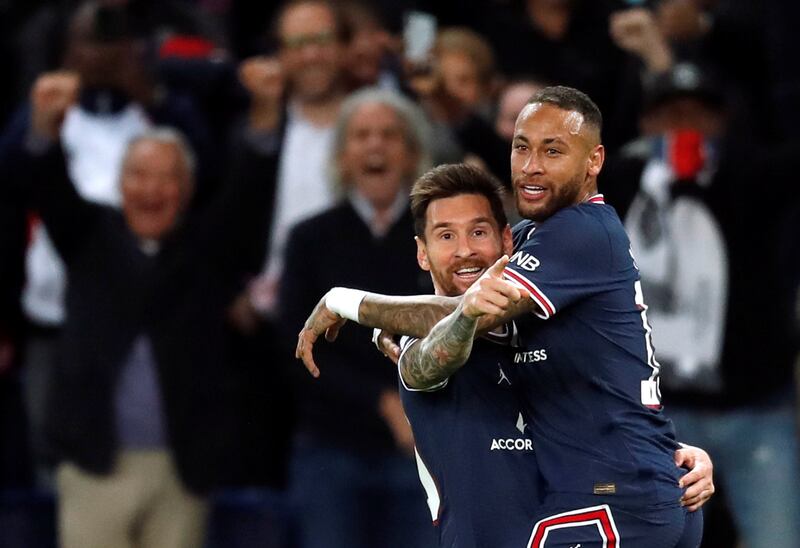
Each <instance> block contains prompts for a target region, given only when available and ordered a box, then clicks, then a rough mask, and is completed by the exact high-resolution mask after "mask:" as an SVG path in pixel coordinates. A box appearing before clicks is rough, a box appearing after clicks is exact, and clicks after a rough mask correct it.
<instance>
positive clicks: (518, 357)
mask: <svg viewBox="0 0 800 548" xmlns="http://www.w3.org/2000/svg"><path fill="white" fill-rule="evenodd" d="M546 359H547V350H545V349H544V348H540V349H539V350H530V351H528V352H516V353H515V354H514V363H536V362H543V361H545V360H546Z"/></svg>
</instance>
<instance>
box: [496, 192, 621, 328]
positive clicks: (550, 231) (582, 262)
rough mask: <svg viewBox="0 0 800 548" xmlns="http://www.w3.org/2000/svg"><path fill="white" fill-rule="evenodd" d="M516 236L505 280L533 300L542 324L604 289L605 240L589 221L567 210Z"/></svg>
mask: <svg viewBox="0 0 800 548" xmlns="http://www.w3.org/2000/svg"><path fill="white" fill-rule="evenodd" d="M589 207H592V206H589ZM515 236H516V238H515V246H514V254H513V255H512V256H511V259H510V260H509V263H508V265H507V266H506V269H505V271H504V273H503V274H504V277H505V279H506V280H508V281H510V282H511V283H513V284H515V285H517V286H518V287H520V288H522V289H525V290H526V291H528V292H529V293H530V294H531V298H532V299H533V300H534V301H535V302H536V304H537V305H538V308H539V310H538V311H537V312H536V315H537V316H539V317H540V318H542V319H543V320H547V319H549V318H551V317H552V316H554V315H555V314H556V313H557V312H558V311H559V310H560V309H562V308H564V307H566V306H569V305H570V304H572V303H574V302H576V301H578V300H580V299H582V298H585V297H587V296H589V295H591V294H593V293H596V292H599V291H602V290H603V289H604V288H606V287H607V286H608V284H609V272H610V264H611V255H610V243H609V238H608V235H607V232H606V230H605V229H604V227H603V225H602V224H601V223H600V222H598V221H597V220H595V219H594V218H593V217H592V216H591V215H588V214H586V213H585V212H582V211H580V210H578V209H577V208H569V209H565V210H562V211H560V212H559V213H557V214H556V215H553V217H551V218H550V219H548V220H547V221H545V222H543V223H540V224H536V225H533V224H530V225H528V226H526V227H524V230H521V231H519V232H518V233H517V234H515Z"/></svg>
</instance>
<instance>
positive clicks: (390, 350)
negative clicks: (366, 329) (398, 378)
mask: <svg viewBox="0 0 800 548" xmlns="http://www.w3.org/2000/svg"><path fill="white" fill-rule="evenodd" d="M395 337H396V335H395V334H394V333H389V332H388V331H384V330H383V329H376V330H375V332H374V334H373V337H372V342H374V343H375V346H377V347H378V350H379V351H380V352H381V354H383V355H384V356H386V357H387V358H389V359H390V360H392V363H394V364H395V365H397V362H399V361H400V345H399V344H397V342H395Z"/></svg>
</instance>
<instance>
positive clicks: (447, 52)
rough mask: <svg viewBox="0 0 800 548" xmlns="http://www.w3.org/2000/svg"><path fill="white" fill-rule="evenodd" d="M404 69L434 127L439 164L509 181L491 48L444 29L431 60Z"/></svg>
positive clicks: (455, 29)
mask: <svg viewBox="0 0 800 548" xmlns="http://www.w3.org/2000/svg"><path fill="white" fill-rule="evenodd" d="M405 64H406V72H407V73H408V78H407V82H408V86H409V88H410V90H411V91H412V92H413V93H414V94H415V95H416V98H417V100H418V102H419V103H420V104H421V106H422V107H423V108H424V109H425V112H426V113H427V114H428V116H429V118H430V120H431V121H432V122H433V124H434V125H433V128H434V131H435V143H434V147H435V148H434V150H433V156H434V159H435V163H453V162H461V161H465V162H467V163H469V164H471V165H474V166H476V167H479V168H481V169H484V170H486V171H490V172H492V173H495V174H497V175H498V176H499V177H501V178H502V180H506V181H508V177H507V176H506V177H503V176H504V175H508V174H509V170H508V146H507V144H506V143H505V142H503V141H502V140H500V139H499V138H498V137H497V136H496V135H495V134H494V132H493V131H492V127H491V119H492V116H493V111H494V99H495V94H496V90H497V86H498V83H499V74H498V73H497V72H496V70H495V65H494V53H493V52H492V48H491V46H490V45H489V43H488V42H487V41H486V40H484V39H483V37H481V36H480V35H479V34H477V33H475V32H473V31H471V30H469V29H466V28H460V27H453V28H444V29H441V30H440V31H439V33H438V34H437V36H436V40H435V42H434V45H433V48H432V50H431V52H430V58H429V59H419V60H409V59H406V60H405Z"/></svg>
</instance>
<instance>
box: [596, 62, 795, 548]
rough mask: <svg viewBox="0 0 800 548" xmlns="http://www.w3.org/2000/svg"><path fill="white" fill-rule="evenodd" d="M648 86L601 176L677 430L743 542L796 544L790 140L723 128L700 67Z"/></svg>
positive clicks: (684, 68)
mask: <svg viewBox="0 0 800 548" xmlns="http://www.w3.org/2000/svg"><path fill="white" fill-rule="evenodd" d="M645 98H646V102H645V112H644V114H643V116H642V128H643V131H644V135H645V138H644V139H643V140H641V141H639V142H637V143H632V144H631V145H629V146H627V147H626V148H625V149H624V150H623V157H622V158H621V159H618V160H617V161H612V162H611V163H610V164H611V166H612V169H611V170H610V172H609V173H611V175H610V176H609V177H608V180H609V181H610V182H613V184H612V183H609V185H608V186H607V187H606V188H608V189H609V192H608V194H609V195H612V196H613V197H614V200H615V202H614V203H615V204H617V206H618V207H619V209H620V211H621V213H622V215H623V217H624V219H625V224H626V229H627V231H628V233H629V234H630V238H631V245H632V249H633V253H634V255H635V256H636V260H637V263H638V266H639V268H640V271H641V278H642V286H643V290H644V293H645V295H647V298H648V303H649V309H648V317H649V318H650V321H651V323H652V325H653V329H654V333H655V337H656V338H655V340H654V343H655V346H656V348H657V349H658V355H659V361H660V362H661V365H662V387H663V391H664V394H665V398H666V399H667V401H669V403H670V412H671V415H672V417H673V420H674V422H675V426H676V430H677V433H678V437H679V439H682V440H685V441H686V442H687V443H691V444H700V445H702V446H703V447H706V448H707V449H708V451H709V453H711V454H712V455H714V457H715V464H716V466H715V468H716V471H717V476H718V478H719V483H720V484H721V486H722V492H723V493H724V494H725V496H726V497H727V499H728V500H727V502H728V506H729V507H730V510H731V511H732V514H733V519H734V522H735V524H736V528H737V530H738V532H739V535H740V538H741V539H742V541H743V543H744V544H745V545H746V546H749V547H753V548H756V547H767V546H796V545H800V450H798V438H797V423H796V409H797V408H796V391H795V389H794V385H793V360H794V358H795V355H796V347H795V346H794V345H793V344H792V341H791V339H790V338H789V334H790V333H791V330H790V328H789V327H788V326H787V323H788V322H789V317H790V313H789V311H788V308H789V307H790V305H789V306H787V305H786V303H788V302H790V300H791V298H790V296H789V294H790V290H789V289H787V287H786V285H785V284H783V283H780V281H781V280H785V279H787V278H788V277H789V272H788V271H787V267H786V266H785V265H782V263H781V255H780V253H781V250H780V249H779V245H780V242H782V241H783V242H784V244H785V236H786V232H785V227H786V226H788V224H786V225H784V224H782V223H781V219H787V218H789V217H788V215H790V213H789V210H788V208H787V205H788V204H790V203H792V199H791V198H792V187H791V185H790V184H787V181H788V180H790V178H791V177H792V174H793V168H792V166H793V163H794V160H795V159H796V157H797V153H798V151H797V143H796V142H795V143H793V144H788V145H786V146H784V147H782V148H774V147H772V148H770V149H769V150H768V151H762V150H760V148H759V146H758V143H757V142H754V141H755V139H754V138H752V137H751V138H748V136H746V135H740V134H738V133H736V132H731V131H730V130H729V126H728V125H727V123H728V120H729V110H728V106H729V105H728V104H727V102H726V101H725V95H723V93H722V91H721V90H720V89H719V88H718V85H717V84H716V83H715V82H714V81H713V80H712V79H711V77H710V75H709V73H708V72H705V71H703V70H702V69H701V68H700V67H698V66H697V65H693V64H689V63H677V64H675V65H674V66H673V68H672V69H671V70H670V71H668V72H666V73H664V74H662V75H661V76H659V77H657V78H655V79H654V80H653V81H652V82H651V83H650V85H649V87H648V88H647V94H646V96H645ZM753 181H769V188H768V189H767V190H756V191H754V190H753ZM628 204H630V206H629V207H628ZM626 210H627V213H626ZM784 261H785V257H784ZM765 303H769V304H765ZM709 535H712V536H713V533H711V532H709Z"/></svg>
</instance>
